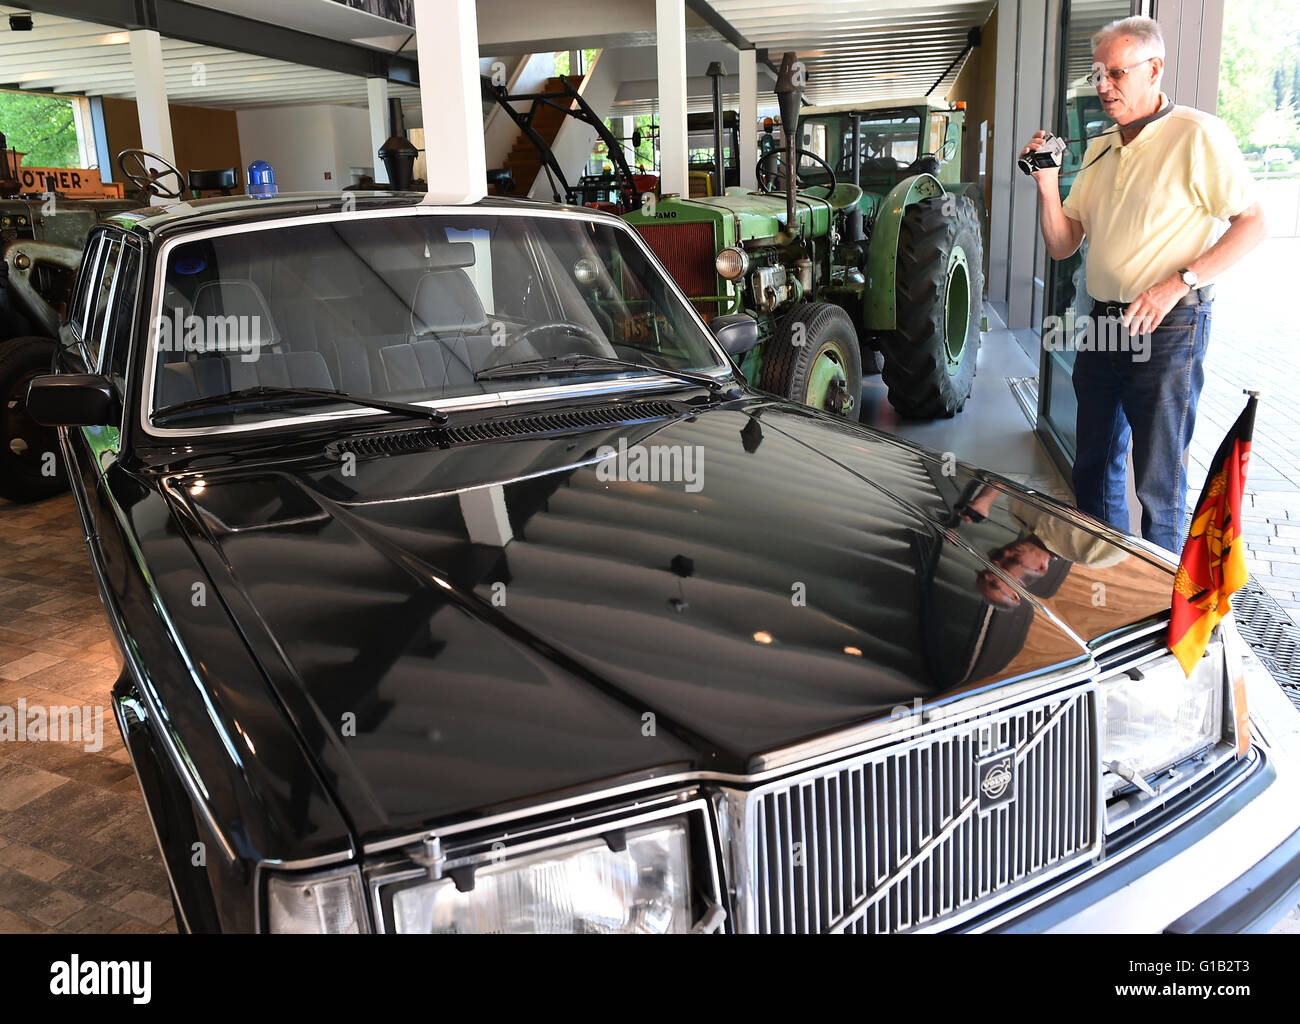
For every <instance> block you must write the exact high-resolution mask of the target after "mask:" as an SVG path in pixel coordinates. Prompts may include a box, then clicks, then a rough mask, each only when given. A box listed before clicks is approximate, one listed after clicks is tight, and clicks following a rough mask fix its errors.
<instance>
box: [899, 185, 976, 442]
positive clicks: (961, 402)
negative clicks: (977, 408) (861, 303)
mask: <svg viewBox="0 0 1300 1024" xmlns="http://www.w3.org/2000/svg"><path fill="white" fill-rule="evenodd" d="M954 205H955V210H954V209H953V206H954ZM945 207H947V208H948V211H949V212H947V213H945ZM955 256H960V257H961V258H962V259H963V260H964V264H965V268H966V272H965V275H964V276H965V279H966V284H965V287H966V292H967V295H966V305H967V307H968V314H969V316H968V320H967V327H966V337H965V340H964V344H963V345H962V346H961V348H960V351H959V353H958V357H957V360H956V363H957V365H955V366H952V365H950V360H949V358H948V353H947V350H946V347H945V341H946V337H945V336H946V333H947V331H948V324H947V316H946V311H947V308H948V289H949V287H950V284H955V283H956V282H955V280H951V281H950V276H949V270H950V267H952V266H953V262H952V261H953V259H954V257H955ZM896 289H897V291H896V298H897V304H898V320H897V324H898V326H897V328H896V329H895V330H893V331H886V332H883V333H882V334H881V335H880V346H881V351H882V352H883V354H884V357H885V365H884V369H883V370H882V375H883V377H884V380H885V384H887V385H888V387H889V403H890V404H891V405H892V406H893V407H894V408H895V409H896V410H898V412H899V413H900V414H902V415H903V416H907V417H909V418H912V419H935V418H947V417H950V416H953V415H955V414H957V413H959V412H961V410H962V408H963V407H964V406H965V404H966V399H967V398H969V397H970V393H971V387H972V385H973V383H974V381H975V364H976V360H977V357H978V355H979V347H980V324H981V321H982V319H983V302H984V247H983V242H982V239H981V232H980V222H979V213H978V211H977V210H976V209H975V205H974V204H973V203H972V202H971V201H970V200H969V199H967V198H965V197H962V198H956V197H953V196H940V197H936V198H934V199H926V200H923V201H921V202H919V203H917V204H916V205H914V206H911V207H909V208H908V210H907V212H906V213H905V214H904V215H903V226H902V234H901V236H900V239H899V246H898V272H897V284H896ZM954 297H955V298H956V297H957V296H954Z"/></svg>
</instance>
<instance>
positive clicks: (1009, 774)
mask: <svg viewBox="0 0 1300 1024" xmlns="http://www.w3.org/2000/svg"><path fill="white" fill-rule="evenodd" d="M975 780H976V784H977V785H978V786H979V791H980V792H979V797H980V811H981V812H983V811H990V810H992V809H993V808H994V807H999V806H1001V805H1002V804H1009V803H1011V801H1012V800H1014V799H1015V798H1016V755H1015V751H1013V750H1000V751H998V752H997V753H995V754H990V755H989V756H988V757H985V758H981V759H980V760H979V761H978V762H977V763H976V766H975Z"/></svg>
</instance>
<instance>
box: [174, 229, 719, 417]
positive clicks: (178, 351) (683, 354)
mask: <svg viewBox="0 0 1300 1024" xmlns="http://www.w3.org/2000/svg"><path fill="white" fill-rule="evenodd" d="M165 259H166V267H165V272H164V284H163V293H162V297H161V303H160V307H159V308H158V309H157V311H156V313H155V320H154V323H153V324H152V327H151V330H150V332H149V333H150V338H151V356H150V359H151V362H152V365H153V393H152V402H151V405H152V408H153V410H154V411H155V413H157V412H159V411H161V410H163V409H165V408H166V407H168V406H171V407H175V406H177V405H179V404H180V403H184V402H189V401H193V400H195V399H206V398H211V397H213V396H217V397H220V396H223V395H228V394H230V393H232V392H237V391H242V390H245V389H247V388H250V387H258V386H267V385H270V386H277V387H295V388H314V389H321V388H325V389H333V390H341V391H344V392H346V393H348V394H352V395H357V396H364V397H374V398H386V399H392V400H397V401H403V402H412V401H416V402H420V401H427V402H435V403H436V402H438V401H440V400H447V399H452V398H458V397H464V396H474V395H482V394H495V393H498V392H502V391H514V390H521V389H527V388H536V387H555V386H556V385H557V384H568V383H576V382H582V381H585V380H592V379H597V378H606V377H610V376H611V375H613V376H620V375H621V376H634V375H635V374H636V373H637V372H639V371H628V370H620V369H610V368H609V367H605V368H604V369H601V368H599V367H591V368H590V369H588V368H586V367H584V368H583V370H582V372H581V373H569V372H567V371H563V372H558V375H556V374H553V375H552V376H550V377H549V378H543V377H541V376H540V373H539V372H532V373H531V374H525V375H522V376H521V375H507V376H505V377H502V376H499V375H498V376H497V377H495V378H493V379H491V380H485V379H476V377H477V375H479V374H480V373H481V372H482V371H484V370H487V369H493V368H498V367H500V366H502V365H504V364H518V363H525V364H526V363H529V362H530V361H531V362H536V361H538V360H543V359H554V358H561V357H568V356H575V355H591V356H604V357H607V358H617V359H624V360H630V361H634V362H637V363H651V364H653V365H657V366H662V367H664V368H673V369H696V370H704V371H710V370H711V371H714V372H721V371H722V370H723V369H724V368H725V364H723V363H720V362H719V360H718V358H717V356H716V354H715V353H716V350H715V349H714V348H712V347H711V345H710V339H709V336H708V334H707V331H706V330H705V329H704V328H703V327H702V325H701V324H700V322H699V320H698V319H697V318H696V317H695V315H694V313H693V312H692V311H691V310H690V308H689V306H687V305H686V304H685V303H684V302H683V301H682V300H681V299H680V298H679V297H678V295H677V293H676V291H675V290H674V288H673V286H672V285H671V284H670V283H669V282H668V281H667V280H666V279H665V278H663V277H662V276H661V273H660V272H659V271H658V270H657V269H656V267H655V265H654V264H653V262H652V260H651V259H650V258H649V257H647V256H646V254H645V252H644V250H643V248H642V245H641V243H640V242H639V240H638V238H637V236H636V235H635V234H633V233H632V232H631V231H630V230H628V229H627V228H625V227H623V226H622V225H621V224H619V223H617V222H601V221H594V220H590V219H587V218H584V217H576V216H575V217H567V216H566V217H553V216H550V217H543V216H538V217H534V216H513V215H512V216H501V215H491V214H484V213H480V212H477V211H476V212H472V213H465V214H457V215H451V214H446V215H443V214H438V215H429V214H406V215H403V216H384V217H362V216H357V215H355V214H354V215H350V216H347V217H341V218H334V219H330V220H328V221H324V222H318V223H310V224H294V223H288V224H283V225H277V226H275V227H272V228H268V227H265V226H260V225H259V226H257V227H256V228H255V229H253V230H248V231H240V232H236V233H226V234H220V235H216V236H208V237H202V238H198V239H195V240H193V241H186V242H181V243H177V244H174V245H173V246H172V247H171V248H170V250H168V251H167V253H166V256H165ZM332 411H334V410H329V409H326V410H322V409H320V408H311V407H301V408H300V407H296V406H295V407H293V408H292V409H288V410H286V409H283V408H281V409H276V410H267V409H265V408H252V407H249V406H247V405H245V406H243V407H240V408H235V407H233V406H226V407H221V408H217V407H214V408H213V409H212V411H211V412H210V413H206V412H205V413H204V415H203V416H201V417H199V418H197V419H190V418H187V419H186V421H185V425H186V426H187V427H191V426H202V425H203V424H205V423H212V424H221V425H224V424H230V423H244V422H255V421H259V420H275V419H280V420H292V419H294V418H301V417H302V416H305V415H306V416H310V415H320V414H321V413H322V412H332Z"/></svg>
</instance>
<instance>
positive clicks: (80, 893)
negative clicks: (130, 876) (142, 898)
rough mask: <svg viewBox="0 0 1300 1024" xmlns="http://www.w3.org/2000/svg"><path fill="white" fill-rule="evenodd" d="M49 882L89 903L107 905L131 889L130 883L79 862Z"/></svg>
mask: <svg viewBox="0 0 1300 1024" xmlns="http://www.w3.org/2000/svg"><path fill="white" fill-rule="evenodd" d="M49 882H50V884H51V885H53V886H54V887H55V888H57V889H61V890H63V891H64V892H70V893H72V895H74V896H77V897H79V898H80V899H83V900H85V901H86V902H87V903H102V904H104V905H105V906H111V905H112V904H113V903H114V902H116V901H117V900H120V899H121V898H122V897H123V896H125V895H126V894H127V893H128V892H130V891H131V886H130V884H129V883H127V882H122V881H117V880H115V879H113V878H110V877H109V876H108V875H102V874H100V873H99V872H98V871H92V870H90V868H87V867H82V866H81V865H79V864H74V865H72V866H70V867H69V868H68V869H67V870H66V871H64V872H63V873H62V874H60V875H56V876H55V877H54V878H52V879H50V880H49Z"/></svg>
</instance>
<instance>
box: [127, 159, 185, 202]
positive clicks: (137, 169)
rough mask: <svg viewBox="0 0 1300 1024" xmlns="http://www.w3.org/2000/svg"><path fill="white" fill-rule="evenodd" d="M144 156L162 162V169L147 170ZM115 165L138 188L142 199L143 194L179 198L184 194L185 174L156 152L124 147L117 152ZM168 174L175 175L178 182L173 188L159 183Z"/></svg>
mask: <svg viewBox="0 0 1300 1024" xmlns="http://www.w3.org/2000/svg"><path fill="white" fill-rule="evenodd" d="M128 157H129V158H130V159H129V160H128ZM145 157H148V158H149V159H150V160H153V161H154V162H155V163H160V164H162V165H163V169H162V170H161V171H151V170H149V168H148V167H147V166H146V165H145V162H144V160H145ZM128 164H129V166H128ZM117 166H118V169H119V170H120V171H121V172H122V174H123V175H125V176H126V178H127V179H128V180H129V181H130V182H131V184H132V185H134V186H135V187H136V188H138V189H139V190H140V193H141V195H140V198H142V199H143V198H144V197H145V196H161V197H162V198H164V199H179V198H180V197H181V196H182V195H184V194H185V188H186V181H185V175H183V174H182V173H181V172H180V171H179V170H178V169H177V168H176V165H175V164H173V163H171V162H170V161H167V160H164V159H163V158H162V157H160V156H159V155H158V154H157V153H150V152H149V151H148V150H147V149H124V150H122V152H120V153H118V154H117ZM169 175H170V176H175V178H176V180H177V182H179V184H178V185H177V187H176V188H174V189H168V188H166V187H164V186H163V185H162V184H161V182H162V180H163V179H164V178H166V177H168V176H169Z"/></svg>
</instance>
